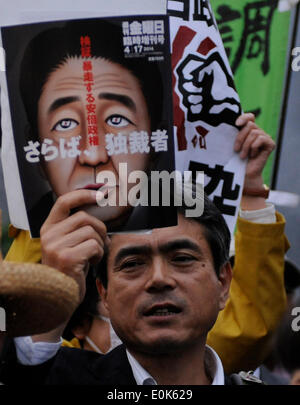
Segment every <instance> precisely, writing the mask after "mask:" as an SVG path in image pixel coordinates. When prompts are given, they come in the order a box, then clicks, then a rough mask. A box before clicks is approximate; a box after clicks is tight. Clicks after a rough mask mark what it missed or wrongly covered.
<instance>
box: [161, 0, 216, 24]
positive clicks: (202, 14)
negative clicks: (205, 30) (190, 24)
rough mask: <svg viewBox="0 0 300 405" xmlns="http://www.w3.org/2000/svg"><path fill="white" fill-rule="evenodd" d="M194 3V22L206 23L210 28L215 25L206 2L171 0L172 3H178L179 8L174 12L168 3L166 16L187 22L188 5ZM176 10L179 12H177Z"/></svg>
mask: <svg viewBox="0 0 300 405" xmlns="http://www.w3.org/2000/svg"><path fill="white" fill-rule="evenodd" d="M193 1H194V12H193V16H192V18H193V20H194V21H206V22H207V25H208V26H209V27H210V26H211V25H213V24H215V21H214V17H213V13H212V10H211V8H210V5H209V2H208V1H207V0H173V1H172V3H178V4H177V5H178V6H179V7H176V9H175V10H174V9H173V8H172V5H171V3H170V2H168V14H169V15H170V16H173V17H179V18H181V19H182V20H184V21H188V20H189V17H190V3H192V2H193ZM178 8H179V9H180V10H178Z"/></svg>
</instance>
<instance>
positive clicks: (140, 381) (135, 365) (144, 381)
mask: <svg viewBox="0 0 300 405" xmlns="http://www.w3.org/2000/svg"><path fill="white" fill-rule="evenodd" d="M126 354H127V357H128V361H129V364H130V366H131V369H132V373H133V376H134V378H135V381H136V383H137V385H157V382H156V381H155V379H154V378H153V377H152V376H151V375H150V374H149V373H148V371H146V370H145V369H144V368H143V367H142V366H141V365H140V363H139V362H138V361H137V360H136V359H135V358H134V357H133V356H132V355H131V354H130V353H129V351H128V350H126Z"/></svg>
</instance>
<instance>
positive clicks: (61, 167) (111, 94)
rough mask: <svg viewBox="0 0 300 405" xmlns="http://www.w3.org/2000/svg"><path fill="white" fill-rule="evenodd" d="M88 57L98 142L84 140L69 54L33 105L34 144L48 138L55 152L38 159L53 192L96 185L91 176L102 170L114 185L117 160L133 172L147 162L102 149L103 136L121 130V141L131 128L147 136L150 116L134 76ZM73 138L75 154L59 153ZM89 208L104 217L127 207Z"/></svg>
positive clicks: (80, 75)
mask: <svg viewBox="0 0 300 405" xmlns="http://www.w3.org/2000/svg"><path fill="white" fill-rule="evenodd" d="M90 60H91V63H92V72H93V86H92V95H93V98H94V100H95V101H93V104H95V105H96V106H95V114H94V116H95V117H96V125H97V129H98V133H97V134H96V135H97V136H98V140H99V145H96V146H95V145H92V144H90V141H89V136H88V129H89V127H90V126H91V122H90V120H91V115H89V111H88V107H87V104H88V99H87V94H88V92H87V88H86V86H85V84H86V83H85V81H84V70H83V59H81V58H70V59H68V60H67V61H66V62H65V63H64V64H62V65H61V66H60V67H59V68H58V69H57V70H55V71H54V72H52V73H51V74H50V76H49V78H48V80H47V82H46V84H45V85H44V87H43V90H42V94H41V97H40V100H39V104H38V130H39V137H40V142H41V143H42V142H43V141H45V140H51V141H53V142H52V143H51V146H55V147H56V148H57V150H58V151H59V155H58V157H56V158H55V159H53V160H49V161H47V160H46V159H45V160H44V163H43V166H44V170H45V172H46V175H47V177H48V180H49V182H50V184H51V186H52V189H53V191H54V193H55V194H56V195H57V196H60V195H62V194H64V193H67V192H69V191H72V190H76V189H81V188H97V186H98V185H97V180H96V179H97V175H98V174H99V173H100V172H101V171H103V170H108V171H110V172H112V173H113V174H114V175H115V178H116V181H117V183H118V181H119V175H120V173H119V172H118V170H119V162H121V163H123V162H126V163H127V170H128V174H130V172H132V171H133V170H144V171H145V170H146V168H147V166H148V162H149V155H148V154H147V153H119V154H112V155H110V156H109V154H108V150H107V149H106V141H105V135H107V134H112V135H113V136H117V135H118V134H120V133H121V134H122V135H125V136H126V137H127V143H128V138H129V134H130V133H132V132H134V131H146V132H147V133H148V134H150V126H151V125H150V117H149V114H148V110H147V105H146V102H145V98H144V96H143V94H142V91H141V88H140V85H139V82H138V80H137V78H136V77H135V76H133V75H132V74H131V73H130V72H129V71H128V70H126V69H125V68H123V67H121V66H120V65H117V64H115V63H112V62H109V61H107V60H104V59H100V58H92V59H90ZM75 140H78V145H77V147H76V148H77V150H78V151H79V153H77V156H75V157H70V156H64V152H63V148H64V147H65V148H67V149H69V148H70V145H71V144H70V142H71V143H72V142H74V141H75ZM47 142H49V141H47ZM68 143H69V144H68ZM67 145H69V146H67ZM116 188H117V189H118V185H117V186H116ZM129 188H130V185H129ZM117 196H118V192H117ZM117 203H118V198H117ZM91 209H92V213H93V214H94V215H96V216H97V217H98V218H100V219H101V220H104V221H110V220H114V219H115V218H117V217H120V216H122V215H123V214H124V213H125V214H126V211H127V210H128V207H105V208H103V207H102V208H101V207H98V206H95V207H93V208H91Z"/></svg>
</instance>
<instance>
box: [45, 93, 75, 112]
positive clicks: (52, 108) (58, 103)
mask: <svg viewBox="0 0 300 405" xmlns="http://www.w3.org/2000/svg"><path fill="white" fill-rule="evenodd" d="M79 100H80V99H79V97H75V96H70V97H60V98H57V99H56V100H55V101H53V103H52V104H51V105H50V107H49V109H48V113H51V112H53V111H55V110H57V109H58V108H59V107H61V106H63V105H65V104H70V103H74V101H79Z"/></svg>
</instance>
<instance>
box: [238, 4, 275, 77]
mask: <svg viewBox="0 0 300 405" xmlns="http://www.w3.org/2000/svg"><path fill="white" fill-rule="evenodd" d="M276 8H277V1H274V0H266V1H256V2H254V3H250V4H247V5H246V7H245V8H244V13H245V16H244V30H243V34H242V39H241V42H240V46H239V49H238V51H237V53H236V55H235V57H234V60H233V63H232V70H233V72H236V70H237V68H238V67H239V65H240V63H241V60H242V58H243V56H244V54H245V55H246V58H247V59H253V58H258V57H259V56H260V55H263V61H262V64H261V69H262V72H263V74H264V75H266V74H267V73H268V72H269V69H270V55H269V48H270V29H271V22H272V17H273V14H274V11H275V10H276Z"/></svg>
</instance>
